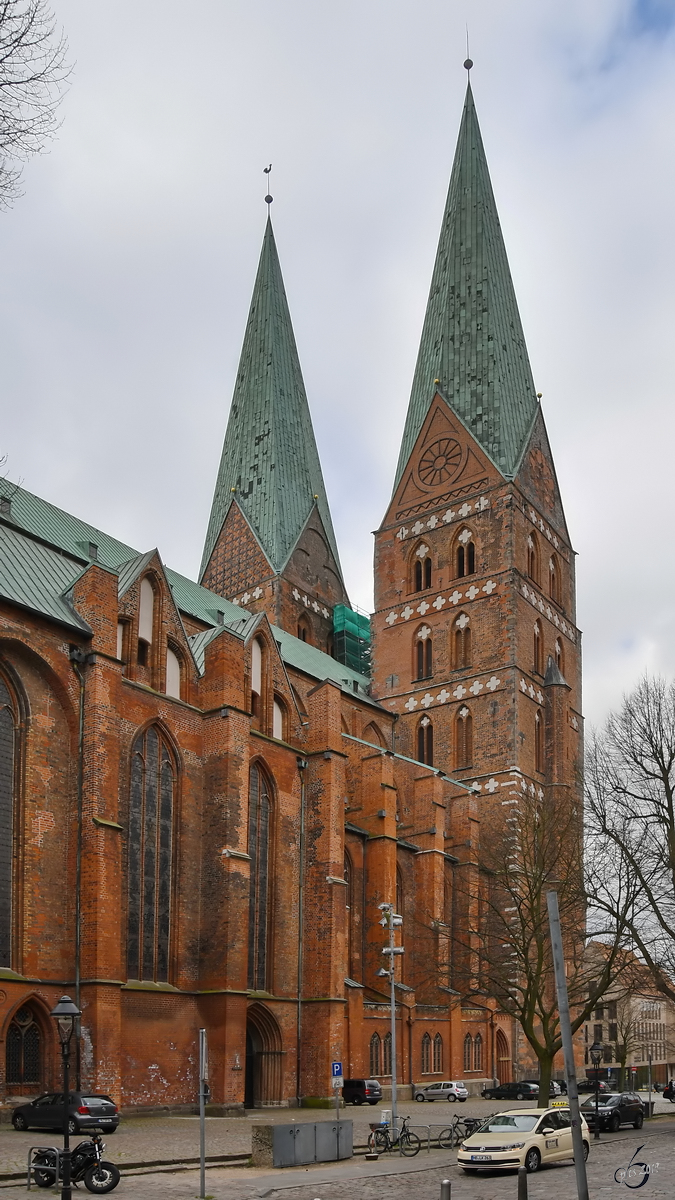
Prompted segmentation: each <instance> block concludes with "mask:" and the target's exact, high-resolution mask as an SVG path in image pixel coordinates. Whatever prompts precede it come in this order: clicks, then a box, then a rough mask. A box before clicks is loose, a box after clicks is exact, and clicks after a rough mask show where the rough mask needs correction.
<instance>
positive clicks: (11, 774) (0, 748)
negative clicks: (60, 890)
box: [0, 676, 18, 967]
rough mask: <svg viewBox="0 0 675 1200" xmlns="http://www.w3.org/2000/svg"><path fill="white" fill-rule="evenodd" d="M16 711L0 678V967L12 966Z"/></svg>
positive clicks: (10, 696)
mask: <svg viewBox="0 0 675 1200" xmlns="http://www.w3.org/2000/svg"><path fill="white" fill-rule="evenodd" d="M17 726H18V721H17V712H16V705H15V704H14V701H13V698H12V695H11V693H10V691H9V688H8V687H7V684H6V683H5V681H4V679H3V678H2V676H0V967H11V965H12V924H13V906H12V900H13V895H12V893H13V887H12V884H13V879H12V863H13V861H14V854H13V851H14V794H15V790H16V784H15V780H16V775H17V771H16V757H17Z"/></svg>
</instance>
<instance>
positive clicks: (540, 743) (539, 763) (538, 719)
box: [534, 709, 544, 774]
mask: <svg viewBox="0 0 675 1200" xmlns="http://www.w3.org/2000/svg"><path fill="white" fill-rule="evenodd" d="M534 769H535V771H538V772H539V774H541V773H542V772H543V770H544V721H543V718H542V714H541V710H540V709H538V710H537V712H536V713H535V715H534Z"/></svg>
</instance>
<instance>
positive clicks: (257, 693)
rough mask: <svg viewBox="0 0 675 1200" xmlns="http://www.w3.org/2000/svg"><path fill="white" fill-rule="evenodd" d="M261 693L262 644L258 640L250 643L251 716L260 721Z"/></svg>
mask: <svg viewBox="0 0 675 1200" xmlns="http://www.w3.org/2000/svg"><path fill="white" fill-rule="evenodd" d="M262 691H263V644H262V642H261V641H260V638H254V639H253V641H252V643H251V715H252V716H254V717H255V718H256V719H257V720H260V714H261V711H262Z"/></svg>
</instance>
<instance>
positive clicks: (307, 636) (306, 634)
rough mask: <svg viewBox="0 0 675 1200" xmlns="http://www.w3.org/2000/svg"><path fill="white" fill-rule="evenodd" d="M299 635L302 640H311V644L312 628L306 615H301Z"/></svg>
mask: <svg viewBox="0 0 675 1200" xmlns="http://www.w3.org/2000/svg"><path fill="white" fill-rule="evenodd" d="M298 637H299V638H300V641H301V642H309V643H310V644H311V641H312V630H311V627H310V624H309V621H308V620H307V618H306V617H301V618H300V620H299V621H298Z"/></svg>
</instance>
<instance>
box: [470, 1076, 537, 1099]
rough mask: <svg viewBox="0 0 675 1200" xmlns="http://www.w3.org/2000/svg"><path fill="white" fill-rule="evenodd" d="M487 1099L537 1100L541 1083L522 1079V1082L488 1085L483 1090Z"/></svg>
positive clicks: (483, 1094) (482, 1093)
mask: <svg viewBox="0 0 675 1200" xmlns="http://www.w3.org/2000/svg"><path fill="white" fill-rule="evenodd" d="M481 1095H482V1096H484V1097H485V1099H486V1100H536V1099H537V1096H538V1095H539V1084H538V1083H529V1082H528V1081H527V1080H525V1079H522V1080H521V1081H520V1083H500V1085H499V1087H487V1088H484V1089H483V1091H482V1092H481Z"/></svg>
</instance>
